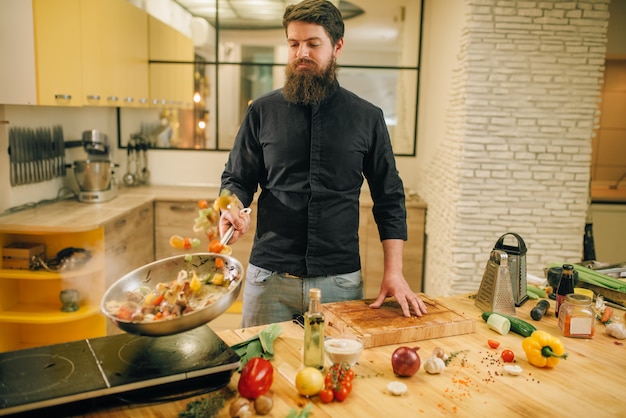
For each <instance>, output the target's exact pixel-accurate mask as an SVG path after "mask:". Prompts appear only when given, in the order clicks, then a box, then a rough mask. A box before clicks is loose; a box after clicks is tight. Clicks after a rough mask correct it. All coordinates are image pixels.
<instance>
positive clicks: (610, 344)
mask: <svg viewBox="0 0 626 418" xmlns="http://www.w3.org/2000/svg"><path fill="white" fill-rule="evenodd" d="M437 299H438V300H440V301H441V302H442V303H444V304H446V305H447V306H449V307H451V308H453V309H456V310H458V311H459V312H464V313H465V314H466V315H467V316H469V317H472V318H474V317H475V318H476V320H477V326H476V332H475V333H472V334H465V335H459V336H453V337H445V338H440V339H436V340H424V341H419V342H415V343H411V344H404V345H407V346H410V347H414V346H420V347H421V349H420V351H419V354H420V357H421V358H422V361H424V360H425V359H426V358H427V357H429V356H430V354H431V353H432V350H433V349H434V348H435V347H437V346H439V347H441V348H443V349H444V350H445V351H446V353H458V354H457V355H456V356H455V357H454V358H453V360H452V361H451V362H450V364H449V366H448V367H447V369H446V370H445V371H444V373H443V374H439V375H429V374H427V373H426V372H425V371H424V369H423V368H421V369H420V370H419V372H418V373H417V374H416V375H414V376H412V377H410V378H403V379H400V378H397V377H395V376H394V374H393V371H392V369H391V363H390V358H391V354H392V353H393V351H394V350H395V348H397V347H398V345H389V346H384V347H376V348H370V349H366V350H364V352H363V354H362V356H361V359H360V361H359V363H358V364H357V365H356V366H355V367H354V370H355V373H356V375H357V377H356V378H355V381H354V386H353V390H352V393H351V394H350V396H349V397H348V398H347V399H346V400H345V401H344V402H343V403H339V402H333V403H330V404H322V403H321V402H320V400H319V398H318V397H313V398H311V399H307V398H304V397H302V396H300V395H298V393H297V391H296V389H295V387H294V386H293V384H292V383H291V381H290V380H291V379H292V378H293V376H294V375H295V372H296V370H297V369H298V368H299V367H300V365H301V358H302V346H303V343H302V340H303V331H302V329H301V328H300V327H299V326H298V325H295V324H293V323H289V322H286V323H281V326H282V327H283V334H282V335H281V336H280V337H279V338H278V339H277V340H276V341H275V343H274V349H275V353H276V354H275V356H274V358H273V359H272V364H273V365H274V369H275V377H274V383H273V386H272V389H271V393H272V395H273V397H274V409H273V410H272V412H271V414H270V415H268V416H270V417H285V416H286V415H287V414H288V412H289V411H290V410H291V409H292V408H298V409H301V408H303V407H304V406H305V405H306V404H307V403H309V402H312V403H313V404H314V405H313V409H312V411H311V415H310V416H311V417H315V418H319V417H328V418H331V417H351V416H359V417H385V416H388V417H399V416H406V417H419V416H424V417H431V416H489V417H509V416H511V417H517V416H553V415H554V414H555V411H556V412H557V413H558V415H562V416H583V415H585V414H589V413H593V415H594V416H602V417H608V416H624V413H625V411H624V400H623V399H624V388H625V387H626V375H625V374H624V370H626V345H624V344H626V340H622V341H620V340H616V339H614V338H611V337H608V336H607V335H605V333H604V326H603V325H599V324H596V335H595V337H594V338H593V339H590V340H585V339H575V338H565V337H560V336H561V333H560V331H559V330H558V328H557V325H556V319H555V317H554V315H553V314H552V312H553V311H554V302H553V301H551V309H550V313H549V314H548V316H546V317H544V318H543V319H542V320H541V321H539V322H537V321H532V320H531V319H530V317H529V312H530V309H531V308H532V307H533V306H534V304H535V303H534V302H533V301H528V302H526V303H525V304H524V306H522V307H520V308H518V313H517V316H518V317H519V318H521V319H524V320H527V321H528V322H531V323H533V324H534V325H535V326H536V327H537V328H538V329H542V330H544V331H548V332H550V333H551V334H553V335H555V336H559V338H560V339H561V341H562V342H563V343H564V345H565V348H566V351H567V352H568V353H569V357H568V359H567V360H561V361H560V362H559V364H557V366H556V367H555V368H554V369H540V368H536V367H534V366H532V365H530V364H529V363H528V361H527V360H526V356H525V354H524V352H523V350H522V348H521V342H522V337H521V336H519V335H517V334H507V335H504V336H503V335H500V334H496V333H495V332H494V331H491V330H489V329H488V328H487V325H486V323H484V322H483V321H482V320H481V319H480V318H479V314H480V310H478V309H477V308H476V307H475V306H474V301H473V299H470V298H468V296H454V297H447V298H437ZM616 313H619V315H620V316H621V315H623V313H624V312H623V311H619V310H618V311H616ZM261 328H262V327H257V328H250V329H240V330H229V331H222V332H219V333H218V334H219V335H220V337H221V338H222V339H223V340H224V341H226V342H227V343H228V344H233V343H236V342H239V341H241V340H244V339H246V338H249V337H251V336H253V335H255V334H256V333H257V332H258V331H259V330H260V329H261ZM488 339H496V340H498V341H500V342H501V346H500V348H499V349H497V350H496V349H491V348H489V347H488V345H487V340H488ZM503 349H511V350H513V351H514V353H515V356H516V364H517V365H519V366H521V367H522V368H523V370H524V371H523V373H522V374H521V375H520V376H510V375H507V374H505V373H504V372H503V370H502V367H503V366H502V365H503V363H502V362H501V361H500V360H499V353H500V352H501V351H502V350H503ZM238 379H239V374H238V373H235V374H234V375H233V377H232V379H231V382H230V383H229V384H228V386H227V387H225V388H223V389H220V392H221V393H222V394H224V396H226V397H227V400H226V407H225V408H223V409H222V410H221V411H220V413H219V415H218V416H219V417H220V418H225V417H228V416H229V415H228V406H229V405H230V403H231V402H232V397H233V394H235V391H236V388H237V381H238ZM394 380H399V381H402V382H403V383H405V384H406V385H407V386H408V392H407V393H406V394H404V395H403V396H399V397H397V396H393V395H391V394H390V393H388V392H387V390H386V386H387V384H388V383H389V382H391V381H394ZM204 396H206V395H204ZM198 398H201V396H199V397H198V396H197V397H192V398H188V399H183V400H178V401H175V402H168V403H162V404H158V405H134V406H122V407H111V408H109V409H107V410H100V411H97V412H94V413H92V414H89V415H87V416H89V417H100V418H122V417H128V416H141V417H165V416H167V417H174V416H178V414H179V413H180V412H181V411H183V410H184V409H185V408H186V405H187V403H188V402H191V401H193V400H196V399H198Z"/></svg>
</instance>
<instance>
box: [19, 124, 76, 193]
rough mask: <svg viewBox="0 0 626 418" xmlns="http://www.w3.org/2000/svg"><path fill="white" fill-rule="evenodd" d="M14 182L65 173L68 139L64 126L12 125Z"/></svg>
mask: <svg viewBox="0 0 626 418" xmlns="http://www.w3.org/2000/svg"><path fill="white" fill-rule="evenodd" d="M9 161H10V179H11V186H20V185H23V184H32V183H40V182H43V181H47V180H51V179H53V178H55V177H64V176H65V172H66V168H65V141H64V139H63V128H62V127H61V126H60V125H55V126H53V127H52V128H43V127H41V128H35V129H33V128H21V127H15V128H10V129H9Z"/></svg>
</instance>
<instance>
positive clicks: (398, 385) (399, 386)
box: [387, 380, 407, 396]
mask: <svg viewBox="0 0 626 418" xmlns="http://www.w3.org/2000/svg"><path fill="white" fill-rule="evenodd" d="M406 389H407V388H406V385H405V384H404V383H402V382H398V381H397V380H394V381H393V382H389V384H388V385H387V390H388V391H389V392H391V394H392V395H395V396H400V395H404V394H405V393H406Z"/></svg>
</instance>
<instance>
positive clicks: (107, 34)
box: [38, 0, 148, 107]
mask: <svg viewBox="0 0 626 418" xmlns="http://www.w3.org/2000/svg"><path fill="white" fill-rule="evenodd" d="M38 1H50V0H38ZM80 7H81V18H80V24H81V55H82V77H83V100H84V104H86V105H90V106H91V105H93V106H116V107H117V106H120V107H129V106H131V107H132V106H147V105H148V15H147V14H146V13H145V12H144V11H143V10H141V9H138V8H137V7H135V6H133V5H132V4H130V3H129V2H128V1H126V0H81V3H80Z"/></svg>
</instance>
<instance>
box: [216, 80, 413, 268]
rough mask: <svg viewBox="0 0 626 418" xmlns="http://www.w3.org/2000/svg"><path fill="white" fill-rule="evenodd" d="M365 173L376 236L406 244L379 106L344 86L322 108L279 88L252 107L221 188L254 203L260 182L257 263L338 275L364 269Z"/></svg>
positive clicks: (401, 201) (398, 183)
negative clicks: (361, 224)
mask: <svg viewBox="0 0 626 418" xmlns="http://www.w3.org/2000/svg"><path fill="white" fill-rule="evenodd" d="M363 178H365V179H367V181H368V183H369V188H370V193H371V196H372V199H373V202H374V206H373V213H374V217H375V220H376V223H377V225H378V230H379V233H380V238H381V239H382V240H384V239H402V240H406V239H407V227H406V208H405V197H404V188H403V185H402V180H401V179H400V177H399V175H398V172H397V169H396V165H395V159H394V155H393V151H392V148H391V142H390V139H389V133H388V131H387V126H386V124H385V121H384V118H383V113H382V111H381V110H380V109H379V108H378V107H376V106H374V105H372V104H371V103H369V102H367V101H365V100H363V99H361V98H359V97H358V96H356V95H355V94H353V93H351V92H349V91H348V90H346V89H344V88H341V87H338V88H337V90H336V91H335V93H334V94H333V95H332V96H331V97H329V98H328V99H327V100H325V101H324V102H322V103H321V104H320V105H319V106H308V105H295V104H292V103H289V102H287V101H286V100H285V98H284V97H283V95H282V93H281V91H280V90H275V91H273V92H271V93H268V94H266V95H264V96H262V97H260V98H258V99H257V100H255V101H254V102H253V103H252V104H251V105H250V106H249V107H248V110H247V112H246V114H245V116H244V119H243V121H242V124H241V126H240V129H239V132H238V134H237V137H236V138H235V143H234V146H233V149H232V151H231V152H230V156H229V159H228V162H227V164H226V168H225V170H224V172H223V174H222V188H223V189H228V190H230V191H231V192H232V193H234V194H236V195H237V196H238V197H239V199H240V200H241V201H242V203H243V204H244V205H246V206H248V205H249V204H250V203H251V202H252V199H253V196H254V193H255V192H256V190H257V185H259V186H260V187H261V194H260V196H259V200H258V212H257V227H256V235H255V237H254V245H253V248H252V254H251V256H250V262H251V263H252V264H254V265H256V266H259V267H262V268H265V269H268V270H271V271H278V272H288V273H291V274H294V275H299V276H317V275H332V274H342V273H349V272H353V271H356V270H359V269H360V268H361V262H360V256H359V241H358V229H359V195H360V192H361V186H362V184H363ZM380 262H381V263H382V262H383V260H380Z"/></svg>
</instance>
